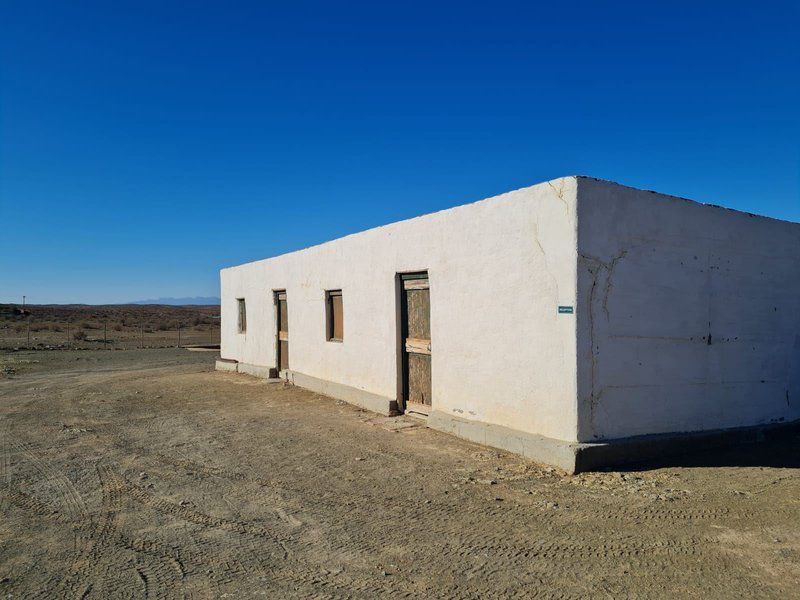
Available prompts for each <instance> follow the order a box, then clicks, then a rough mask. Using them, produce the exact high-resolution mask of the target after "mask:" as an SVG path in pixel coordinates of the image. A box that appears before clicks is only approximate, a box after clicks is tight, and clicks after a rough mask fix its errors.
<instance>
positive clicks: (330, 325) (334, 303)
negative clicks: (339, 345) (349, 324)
mask: <svg viewBox="0 0 800 600" xmlns="http://www.w3.org/2000/svg"><path fill="white" fill-rule="evenodd" d="M325 324H326V333H325V338H326V339H327V340H328V341H329V342H341V341H342V340H343V339H344V318H343V316H342V290H329V291H327V292H325Z"/></svg>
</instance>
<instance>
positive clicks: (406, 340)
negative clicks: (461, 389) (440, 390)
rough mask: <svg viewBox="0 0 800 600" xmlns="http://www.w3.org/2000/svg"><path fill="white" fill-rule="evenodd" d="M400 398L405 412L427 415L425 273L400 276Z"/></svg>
mask: <svg viewBox="0 0 800 600" xmlns="http://www.w3.org/2000/svg"><path fill="white" fill-rule="evenodd" d="M400 281H401V284H402V289H401V292H400V301H401V315H402V346H403V401H404V404H405V406H404V409H405V411H406V412H417V413H421V414H425V415H427V414H429V413H430V411H431V406H432V397H431V296H430V287H429V285H428V274H427V273H413V274H411V273H409V274H404V275H401V276H400Z"/></svg>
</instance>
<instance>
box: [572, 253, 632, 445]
mask: <svg viewBox="0 0 800 600" xmlns="http://www.w3.org/2000/svg"><path fill="white" fill-rule="evenodd" d="M627 254H628V250H622V251H621V252H620V253H619V254H618V255H616V256H614V257H613V258H612V259H611V260H610V261H608V262H604V261H602V260H600V259H599V258H597V257H596V256H591V255H588V254H583V253H578V256H579V258H580V259H582V260H583V261H585V262H586V264H587V270H588V271H589V273H590V275H591V276H592V286H591V287H590V288H589V299H588V304H589V310H588V313H587V314H588V318H589V344H590V346H591V348H590V351H591V352H590V354H589V360H590V373H589V381H590V384H589V387H590V389H589V425H590V427H591V428H592V430H594V414H595V409H596V408H597V405H598V403H599V401H600V397H601V396H602V394H603V390H602V389H601V390H599V392H598V391H596V386H597V385H596V382H597V355H598V348H597V346H596V344H595V313H594V303H595V296H596V293H597V286H598V277H599V275H600V273H601V272H602V271H605V273H606V279H605V290H604V293H603V302H602V305H603V312H604V313H605V315H606V321H608V320H609V317H610V315H609V311H608V297H609V294H610V293H611V288H612V287H613V285H614V283H613V277H614V269H615V268H616V266H617V263H618V262H619V261H620V260H622V259H623V258H625V256H626V255H627Z"/></svg>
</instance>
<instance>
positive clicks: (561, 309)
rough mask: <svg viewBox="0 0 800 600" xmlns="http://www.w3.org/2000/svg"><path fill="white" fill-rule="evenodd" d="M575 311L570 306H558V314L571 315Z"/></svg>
mask: <svg viewBox="0 0 800 600" xmlns="http://www.w3.org/2000/svg"><path fill="white" fill-rule="evenodd" d="M574 312H575V309H574V308H573V307H572V306H559V307H558V314H560V315H571V314H572V313H574Z"/></svg>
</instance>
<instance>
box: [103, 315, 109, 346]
mask: <svg viewBox="0 0 800 600" xmlns="http://www.w3.org/2000/svg"><path fill="white" fill-rule="evenodd" d="M107 333H108V321H103V347H104V348H105V346H106V344H107V343H108V339H107V337H106V334H107Z"/></svg>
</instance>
